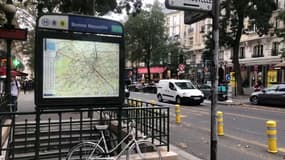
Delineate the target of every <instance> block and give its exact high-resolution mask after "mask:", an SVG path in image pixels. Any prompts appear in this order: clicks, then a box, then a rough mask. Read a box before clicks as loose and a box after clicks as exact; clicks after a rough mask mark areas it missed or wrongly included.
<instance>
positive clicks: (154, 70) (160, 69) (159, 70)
mask: <svg viewBox="0 0 285 160" xmlns="http://www.w3.org/2000/svg"><path fill="white" fill-rule="evenodd" d="M165 70H166V67H150V73H163V72H164V71H165ZM138 73H139V74H145V73H147V68H146V67H142V68H138Z"/></svg>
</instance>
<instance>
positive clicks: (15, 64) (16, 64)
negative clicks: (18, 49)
mask: <svg viewBox="0 0 285 160" xmlns="http://www.w3.org/2000/svg"><path fill="white" fill-rule="evenodd" d="M13 65H14V67H15V68H17V67H18V66H19V65H20V61H19V60H17V59H16V58H15V59H13Z"/></svg>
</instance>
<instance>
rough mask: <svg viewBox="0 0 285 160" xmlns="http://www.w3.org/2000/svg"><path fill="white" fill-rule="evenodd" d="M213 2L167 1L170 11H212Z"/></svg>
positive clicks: (201, 0) (210, 0)
mask: <svg viewBox="0 0 285 160" xmlns="http://www.w3.org/2000/svg"><path fill="white" fill-rule="evenodd" d="M212 3H213V2H212V0H165V6H166V8H168V9H178V10H197V11H211V10H212V5H213V4H212Z"/></svg>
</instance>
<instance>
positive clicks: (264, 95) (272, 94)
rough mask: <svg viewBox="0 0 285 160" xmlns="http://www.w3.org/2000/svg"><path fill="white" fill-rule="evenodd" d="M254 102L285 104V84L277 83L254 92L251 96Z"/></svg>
mask: <svg viewBox="0 0 285 160" xmlns="http://www.w3.org/2000/svg"><path fill="white" fill-rule="evenodd" d="M249 100H250V102H251V103H252V104H255V105H257V104H274V105H285V101H284V100H285V84H275V85H272V86H271V87H269V88H265V89H262V90H261V91H258V92H253V93H252V94H251V95H250V98H249Z"/></svg>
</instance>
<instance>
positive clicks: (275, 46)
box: [271, 42, 280, 56]
mask: <svg viewBox="0 0 285 160" xmlns="http://www.w3.org/2000/svg"><path fill="white" fill-rule="evenodd" d="M279 44H280V43H279V42H273V43H272V50H271V56H278V52H279Z"/></svg>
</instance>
